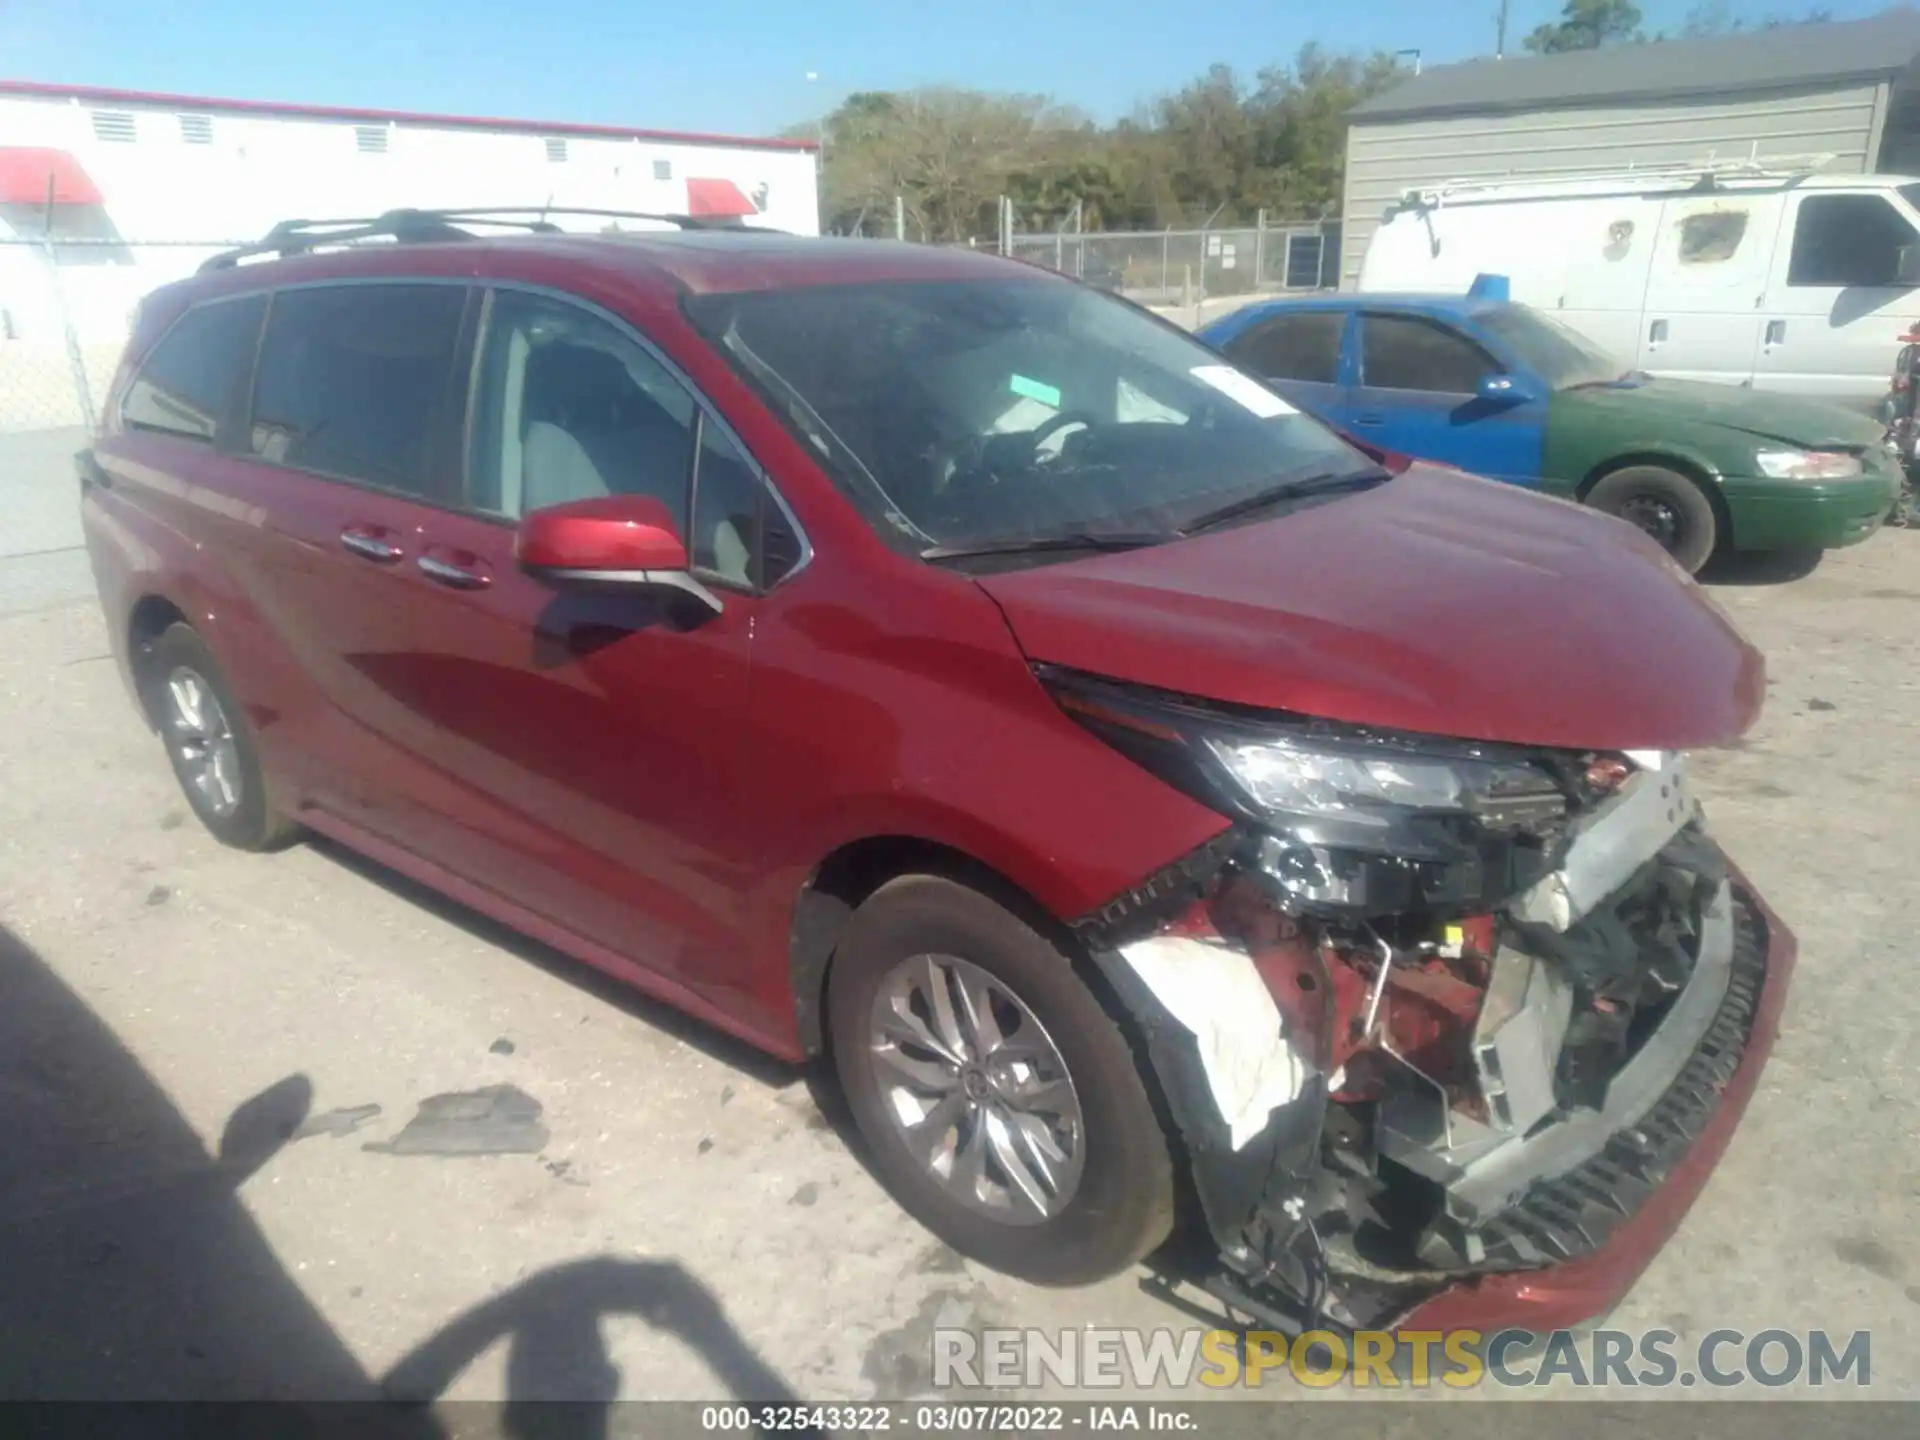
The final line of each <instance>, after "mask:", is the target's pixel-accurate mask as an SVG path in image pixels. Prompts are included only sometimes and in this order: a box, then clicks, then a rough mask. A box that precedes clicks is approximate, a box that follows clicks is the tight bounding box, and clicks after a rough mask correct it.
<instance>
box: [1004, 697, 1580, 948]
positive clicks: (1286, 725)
mask: <svg viewBox="0 0 1920 1440" xmlns="http://www.w3.org/2000/svg"><path fill="white" fill-rule="evenodd" d="M1039 674H1040V678H1041V680H1042V681H1043V682H1044V683H1045V684H1046V685H1047V687H1048V689H1049V690H1050V691H1052V693H1053V695H1054V698H1055V699H1056V700H1057V701H1058V702H1059V704H1060V707H1061V708H1062V709H1063V710H1065V711H1066V712H1067V713H1068V714H1069V715H1071V716H1072V717H1073V718H1074V719H1076V720H1078V721H1079V722H1080V723H1081V724H1082V725H1084V726H1085V727H1086V728H1087V729H1089V730H1091V731H1092V732H1093V733H1094V734H1096V735H1098V736H1099V737H1100V738H1101V739H1103V740H1105V741H1106V742H1107V743H1108V744H1110V745H1112V746H1113V747H1114V748H1115V749H1117V750H1119V751H1121V752H1122V753H1123V754H1126V755H1127V756H1129V757H1130V758H1132V759H1133V760H1135V761H1136V762H1138V763H1139V764H1140V765H1142V766H1143V767H1145V768H1146V769H1148V770H1150V771H1152V772H1153V773H1154V774H1156V775H1158V776H1160V777H1161V778H1162V779H1163V780H1165V781H1167V782H1168V783H1169V784H1171V785H1174V786H1177V787H1178V788H1180V789H1181V790H1184V791H1185V792H1186V793H1188V794H1189V795H1191V796H1193V797H1194V798H1195V799H1197V800H1199V801H1201V802H1202V803H1203V804H1206V805H1209V806H1211V807H1212V808H1214V809H1216V810H1219V811H1221V812H1222V813H1223V814H1226V815H1229V816H1232V817H1234V818H1235V819H1237V820H1240V821H1241V822H1242V823H1243V825H1244V826H1245V827H1246V829H1247V830H1248V831H1249V832H1250V833H1251V834H1252V835H1253V836H1254V838H1255V844H1254V853H1255V856H1256V859H1255V861H1254V863H1255V864H1256V865H1257V868H1258V869H1259V870H1260V871H1261V872H1262V873H1264V874H1266V875H1267V876H1268V877H1269V878H1270V879H1271V880H1273V881H1275V882H1276V883H1278V884H1279V886H1280V887H1281V888H1282V889H1283V890H1284V891H1285V892H1286V893H1287V895H1288V896H1289V898H1290V900H1291V901H1293V902H1297V903H1298V904H1299V905H1300V906H1301V907H1302V908H1303V909H1307V910H1319V911H1322V912H1329V911H1331V912H1340V913H1347V914H1351V913H1353V912H1356V911H1357V912H1360V913H1364V914H1389V913H1396V912H1403V911H1409V910H1415V909H1420V910H1434V909H1448V910H1457V911H1459V912H1460V913H1467V912H1469V911H1471V910H1474V909H1475V908H1476V907H1477V908H1478V909H1484V908H1486V907H1487V906H1488V905H1489V904H1492V903H1496V902H1497V901H1498V900H1499V899H1500V898H1502V897H1504V896H1506V895H1509V894H1512V893H1514V892H1515V891H1516V890H1517V889H1519V888H1521V887H1522V886H1524V885H1526V884H1529V883H1531V882H1532V881H1533V880H1534V879H1536V878H1538V876H1539V875H1540V874H1543V873H1545V871H1546V869H1547V868H1548V864H1547V862H1548V858H1549V854H1550V852H1551V851H1552V849H1553V848H1554V845H1555V843H1556V841H1557V839H1558V836H1559V834H1560V832H1561V831H1562V830H1563V828H1564V825H1563V822H1564V821H1565V820H1566V818H1567V817H1568V815H1569V814H1570V812H1571V810H1572V808H1573V802H1572V799H1571V798H1570V793H1569V792H1570V789H1571V788H1572V787H1573V786H1575V785H1576V784H1578V783H1580V782H1579V781H1577V780H1576V779H1575V778H1574V777H1576V776H1578V775H1579V774H1580V773H1581V767H1582V765H1584V763H1585V762H1584V761H1583V760H1581V761H1576V757H1572V756H1567V757H1560V760H1561V762H1562V763H1559V764H1558V765H1557V766H1556V764H1555V763H1554V762H1553V760H1552V758H1551V757H1548V756H1546V755H1544V754H1536V753H1534V752H1530V751H1522V750H1520V749H1518V748H1517V747H1511V746H1502V745H1492V744H1482V743H1479V742H1472V741H1462V740H1453V739H1449V738H1446V737H1442V736H1431V735H1397V734H1395V735H1388V734H1381V733H1378V732H1372V731H1367V730H1364V729H1361V728H1359V727H1353V726H1340V725H1333V724H1329V723H1327V722H1324V721H1318V720H1306V719H1296V718H1292V717H1286V716H1273V715H1250V714H1246V713H1243V712H1236V711H1233V710H1230V709H1228V708H1227V707H1216V706H1211V705H1207V704H1205V703H1204V702H1199V701H1192V700H1187V699H1184V698H1182V697H1179V696H1172V695H1165V694H1162V693H1159V692H1155V691H1151V690H1146V689H1144V688H1142V687H1137V686H1132V685H1125V684H1120V683H1117V682H1111V681H1105V680H1100V679H1097V678H1094V677H1091V676H1086V675H1080V674H1076V673H1074V672H1070V671H1062V670H1058V669H1054V668H1052V667H1040V668H1039Z"/></svg>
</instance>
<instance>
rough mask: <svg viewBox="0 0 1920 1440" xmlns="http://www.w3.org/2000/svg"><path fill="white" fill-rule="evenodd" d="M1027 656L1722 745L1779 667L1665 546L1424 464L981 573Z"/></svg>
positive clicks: (1202, 690)
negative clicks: (1228, 518)
mask: <svg viewBox="0 0 1920 1440" xmlns="http://www.w3.org/2000/svg"><path fill="white" fill-rule="evenodd" d="M980 583H981V584H982V585H983V586H985V587H986V590H987V592H988V593H989V594H991V595H992V596H993V598H994V599H995V600H996V601H997V602H998V603H999V605H1000V607H1001V609H1002V610H1004V611H1005V612H1006V615H1007V619H1008V621H1009V623H1010V624H1011V625H1012V626H1013V632H1014V635H1015V637H1016V638H1017V639H1018V640H1019V642H1020V645H1021V647H1022V648H1023V649H1024V650H1025V651H1026V653H1027V655H1028V656H1029V657H1030V658H1031V659H1034V660H1040V661H1051V662H1053V663H1055V664H1059V665H1065V666H1070V667H1072V668H1074V669H1078V670H1084V671H1088V672H1091V673H1094V674H1099V675H1106V676H1111V677H1113V678H1115V679H1120V680H1130V681H1134V682H1136V683H1139V684H1143V685H1152V686H1157V687H1159V688H1162V689H1166V690H1176V691H1180V692H1182V693H1184V694H1188V695H1196V696H1202V697H1206V698H1209V699H1214V700H1220V701H1226V702H1230V703H1235V704H1241V705H1252V706H1259V707H1261V708H1264V709H1274V710H1290V711H1294V712H1296V713H1299V714H1305V715H1316V716H1322V717H1325V718H1327V719H1330V720H1343V721H1347V722H1349V723H1353V724H1363V725H1372V726H1377V727H1379V728H1382V729H1394V730H1411V731H1424V732H1428V733H1433V734H1442V735H1453V736H1460V737H1464V738H1470V739H1479V740H1505V741H1513V742H1518V743H1522V744H1532V745H1553V746H1566V747H1568V748H1574V749H1589V748H1591V749H1620V750H1634V749H1661V750H1679V749H1695V748H1700V747H1705V746H1714V745H1724V744H1727V743H1728V742H1730V741H1732V740H1734V739H1736V738H1737V737H1738V736H1739V735H1741V734H1742V733H1743V732H1744V731H1745V730H1746V729H1747V727H1748V726H1749V725H1751V724H1752V723H1753V721H1754V719H1755V717H1756V716H1758V714H1759V713H1760V702H1761V699H1762V697H1763V694H1764V691H1765V689H1766V678H1765V662H1764V661H1763V660H1762V659H1761V656H1760V654H1759V652H1758V651H1756V650H1755V649H1753V647H1752V646H1750V645H1748V644H1747V643H1746V641H1745V640H1743V639H1742V638H1741V636H1740V634H1739V632H1738V631H1736V630H1735V629H1734V628H1733V626H1732V624H1731V623H1730V622H1729V621H1728V620H1727V618H1726V617H1725V615H1724V614H1722V613H1721V611H1720V609H1719V608H1718V607H1717V606H1715V605H1714V604H1713V603H1712V601H1710V600H1709V599H1708V598H1707V595H1706V592H1705V591H1703V590H1701V589H1699V588H1698V587H1697V586H1695V585H1694V584H1693V583H1692V582H1691V581H1689V580H1688V579H1686V578H1685V576H1683V575H1682V574H1681V573H1680V571H1679V570H1678V568H1677V567H1675V566H1674V565H1672V564H1671V563H1670V562H1669V561H1668V560H1667V558H1666V556H1665V555H1664V554H1662V553H1661V551H1660V550H1659V549H1658V547H1656V546H1655V545H1654V544H1653V542H1652V541H1650V540H1648V539H1646V538H1645V537H1644V536H1642V535H1640V534H1639V532H1637V531H1635V530H1633V529H1631V528H1630V527H1628V526H1626V525H1624V524H1621V523H1620V522H1619V521H1616V520H1611V519H1608V518H1607V517H1605V516H1602V515H1599V514H1596V513H1595V512H1593V511H1590V510H1583V509H1581V508H1580V507H1578V506H1576V505H1572V504H1568V503H1565V502H1562V501H1557V500H1549V499H1544V498H1542V497H1540V496H1536V495H1529V494H1526V493H1524V492H1522V491H1519V490H1515V489H1513V488H1512V487H1511V486H1506V485H1499V484H1495V483H1494V482H1492V481H1488V480H1479V479H1475V478H1474V477H1472V476H1469V475H1462V474H1460V473H1458V472H1456V471H1451V470H1444V469H1438V468H1435V467H1433V466H1427V465H1415V466H1413V467H1412V468H1411V469H1409V470H1407V471H1406V472H1405V473H1404V474H1403V475H1401V476H1400V477H1399V478H1398V479H1396V480H1394V481H1393V482H1392V483H1391V484H1386V485H1381V486H1378V487H1376V488H1375V489H1372V490H1369V491H1365V492H1363V493H1360V494H1356V495H1349V496H1345V497H1342V498H1340V499H1338V500H1335V501H1332V502H1331V503H1328V504H1323V505H1318V506H1314V507H1312V508H1310V509H1306V510H1301V511H1297V512H1295V513H1294V514H1291V515H1287V516H1283V517H1281V518H1279V519H1275V520H1272V521H1269V522H1266V523H1262V524H1253V525H1244V526H1241V527H1239V528H1237V529H1232V530H1225V531H1221V532H1220V533H1218V534H1215V535H1207V536H1202V537H1200V538H1197V539H1193V540H1185V541H1178V542H1175V543H1172V544H1168V545H1162V546H1157V547H1153V548H1150V549H1145V550H1133V551H1126V552H1122V553H1118V554H1112V555H1102V556H1097V557H1094V558H1090V559H1087V560H1078V561H1072V562H1069V563H1065V564H1056V565H1043V566H1037V567H1035V568H1032V569H1028V570H1019V571H1012V572H1009V573H1005V574H1000V575H990V576H983V577H982V578H981V580H980Z"/></svg>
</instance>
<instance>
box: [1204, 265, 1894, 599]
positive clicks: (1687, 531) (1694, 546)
mask: <svg viewBox="0 0 1920 1440" xmlns="http://www.w3.org/2000/svg"><path fill="white" fill-rule="evenodd" d="M1501 288H1502V287H1501V286H1500V284H1499V282H1498V278H1497V277H1483V278H1482V280H1481V281H1479V282H1476V284H1475V287H1474V290H1473V291H1470V292H1469V293H1467V294H1465V295H1386V294H1362V295H1315V296H1308V297H1303V298H1300V299H1286V300H1271V301H1267V302H1265V303H1261V304H1255V305H1248V306H1246V307H1245V308H1243V309H1241V310H1237V311H1235V312H1234V313H1233V314H1231V315H1227V316H1224V317H1222V318H1221V319H1219V320H1217V321H1215V322H1214V323H1213V324H1212V325H1209V326H1207V327H1206V328H1204V329H1203V330H1201V331H1200V332H1199V334H1200V338H1201V339H1203V340H1205V341H1206V342H1207V343H1209V344H1211V345H1212V346H1213V347H1214V348H1215V349H1217V350H1220V351H1222V352H1223V353H1224V354H1226V355H1227V357H1228V358H1229V359H1231V360H1233V361H1234V362H1235V363H1236V364H1237V365H1238V366H1239V367H1240V368H1241V369H1243V370H1247V371H1250V372H1252V373H1253V374H1256V375H1259V376H1261V377H1262V378H1263V379H1265V380H1266V381H1267V382H1268V384H1269V385H1270V386H1271V387H1272V388H1273V389H1275V390H1277V391H1278V392H1279V393H1280V394H1282V395H1283V396H1285V397H1286V398H1287V399H1289V400H1290V401H1292V402H1293V404H1295V405H1296V406H1298V407H1299V408H1300V409H1302V410H1305V411H1306V412H1308V413H1309V414H1311V415H1315V416H1318V417H1319V418H1320V419H1322V420H1324V421H1326V422H1327V423H1328V424H1330V425H1332V426H1333V427H1334V428H1335V429H1338V430H1341V431H1344V432H1345V433H1347V434H1348V435H1351V436H1353V437H1354V438H1355V439H1356V440H1359V441H1361V442H1362V443H1364V444H1367V445H1371V446H1374V447H1376V448H1378V449H1381V450H1390V451H1398V452H1399V453H1401V454H1404V455H1411V456H1414V457H1417V458H1419V459H1422V460H1435V461H1439V462H1441V463H1443V464H1447V465H1453V466H1457V467H1458V468H1460V469H1462V470H1469V471H1472V472H1473V473H1475V474H1478V475H1485V476H1488V477H1490V478H1492V479H1496V480H1505V481H1508V482H1510V483H1512V484H1515V485H1525V486H1529V487H1532V488H1536V489H1541V490H1544V491H1546V492H1548V493H1550V494H1554V495H1558V496H1561V497H1563V498H1566V499H1570V500H1578V501H1581V502H1584V503H1585V504H1588V505H1591V506H1593V507H1594V508H1596V509H1600V510H1605V511H1607V512H1609V513H1611V514H1614V515H1617V516H1619V517H1620V518H1621V519H1623V520H1627V521H1629V522H1631V523H1632V524H1635V525H1638V526H1639V527H1640V528H1641V529H1643V530H1645V531H1646V532H1647V533H1648V534H1650V535H1651V536H1653V538H1654V539H1656V540H1657V541H1659V542H1660V544H1661V545H1662V546H1664V547H1665V548H1666V550H1667V552H1668V553H1669V554H1671V555H1672V556H1673V557H1674V559H1675V560H1676V561H1678V562H1679V563H1680V564H1681V565H1683V566H1684V567H1685V568H1686V569H1687V570H1689V571H1695V570H1698V569H1699V568H1700V567H1701V566H1702V565H1703V564H1705V563H1706V561H1707V559H1708V558H1709V557H1710V556H1711V555H1712V554H1714V553H1715V552H1716V551H1718V550H1732V549H1740V550H1781V549H1824V548H1830V547H1833V546H1839V545H1851V544H1855V543H1857V542H1859V541H1861V540H1864V539H1866V538H1867V537H1868V536H1870V535H1871V534H1873V532H1874V531H1875V530H1876V529H1878V528H1879V526H1880V524H1881V521H1882V520H1883V519H1884V518H1885V516H1886V515H1887V513H1888V511H1889V509H1890V508H1891V507H1892V505H1893V502H1894V500H1895V497H1896V496H1897V495H1898V493H1899V475H1898V467H1897V465H1895V464H1894V463H1893V459H1892V456H1891V455H1890V453H1889V452H1888V451H1887V448H1886V446H1885V443H1884V437H1883V435H1882V433H1881V428H1880V427H1879V426H1878V425H1876V424H1875V423H1874V422H1873V421H1871V420H1868V419H1865V418H1864V417H1862V416H1859V415H1855V414H1853V413H1852V412H1850V411H1847V410H1843V409H1841V408H1839V407H1837V406H1831V405H1823V404H1818V403H1815V402H1813V401H1804V400H1796V399H1794V398H1792V397H1791V396H1786V395H1779V394H1774V393H1768V394H1764V395H1762V394H1757V393H1755V392H1754V391H1752V390H1747V389H1742V388H1741V387H1739V386H1734V385H1710V384H1700V383H1696V382H1689V381H1681V380H1659V379H1655V378H1653V377H1652V376H1649V375H1646V374H1643V373H1641V372H1638V371H1634V370H1632V369H1630V368H1629V367H1627V366H1626V365H1624V364H1623V363H1622V362H1620V361H1618V360H1616V359H1614V358H1613V357H1612V356H1610V355H1608V354H1607V353H1606V352H1605V351H1603V350H1602V349H1600V347H1598V346H1597V345H1595V344H1594V343H1593V342H1592V341H1591V340H1588V339H1587V338H1586V337H1585V336H1583V335H1581V334H1580V333H1579V332H1577V331H1575V330H1572V329H1570V328H1568V327H1567V326H1565V325H1563V324H1561V323H1560V322H1559V321H1557V320H1555V319H1553V318H1552V317H1551V316H1549V315H1546V314H1544V313H1542V312H1540V311H1538V310H1534V309H1532V308H1530V307H1529V306H1526V305H1517V304H1513V303H1511V302H1509V301H1508V300H1506V299H1505V298H1504V297H1503V296H1502V295H1501V294H1500V293H1499V292H1500V290H1501Z"/></svg>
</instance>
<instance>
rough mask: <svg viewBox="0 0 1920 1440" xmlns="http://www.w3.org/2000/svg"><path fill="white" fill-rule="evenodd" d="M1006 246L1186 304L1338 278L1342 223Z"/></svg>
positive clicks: (1050, 239) (1146, 296) (1314, 286)
mask: <svg viewBox="0 0 1920 1440" xmlns="http://www.w3.org/2000/svg"><path fill="white" fill-rule="evenodd" d="M1011 253H1012V254H1013V255H1014V256H1016V257H1018V258H1020V259H1022V260H1030V261H1035V262H1037V263H1039V264H1041V265H1046V266H1049V267H1051V268H1052V269H1055V270H1059V271H1062V272H1063V273H1065V274H1068V275H1073V276H1075V277H1077V278H1079V279H1081V280H1085V281H1087V282H1089V283H1091V284H1094V285H1099V286H1102V287H1104V288H1106V289H1110V290H1118V291H1120V292H1121V293H1122V294H1124V295H1126V296H1127V297H1128V298H1129V299H1132V300H1138V301H1139V302H1141V303H1142V304H1145V305H1189V304H1195V303H1198V302H1199V301H1203V300H1208V299H1217V298H1220V297H1224V296H1232V295H1251V294H1256V293H1261V292H1267V291H1285V290H1327V289H1332V288H1334V287H1335V286H1336V285H1337V284H1338V282H1339V268H1340V226H1339V224H1338V222H1332V221H1315V222H1308V223H1302V224H1290V225H1260V226H1251V227H1241V228H1229V229H1204V230H1135V231H1103V232H1097V233H1088V234H1071V233H1062V234H1053V235H1031V234H1016V235H1014V236H1013V237H1012V250H1011Z"/></svg>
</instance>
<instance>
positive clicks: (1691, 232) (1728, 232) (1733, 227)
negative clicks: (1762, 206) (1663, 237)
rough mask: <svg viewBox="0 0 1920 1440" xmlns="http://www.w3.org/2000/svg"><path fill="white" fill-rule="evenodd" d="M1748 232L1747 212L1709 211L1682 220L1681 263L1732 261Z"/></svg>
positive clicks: (1702, 263)
mask: <svg viewBox="0 0 1920 1440" xmlns="http://www.w3.org/2000/svg"><path fill="white" fill-rule="evenodd" d="M1746 233H1747V212H1746V211H1744V210H1706V211H1701V212H1700V213H1698V214H1694V215H1688V216H1686V217H1684V218H1683V219H1682V220H1681V221H1680V263H1681V264H1682V265H1716V264H1718V263H1719V262H1720V261H1722V260H1731V259H1732V258H1733V256H1734V252H1735V251H1737V250H1738V249H1739V248H1740V240H1741V237H1743V236H1744V235H1745V234H1746Z"/></svg>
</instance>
